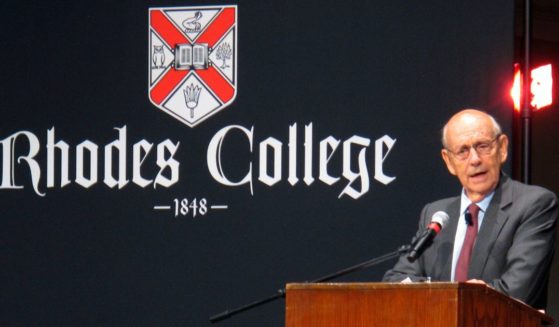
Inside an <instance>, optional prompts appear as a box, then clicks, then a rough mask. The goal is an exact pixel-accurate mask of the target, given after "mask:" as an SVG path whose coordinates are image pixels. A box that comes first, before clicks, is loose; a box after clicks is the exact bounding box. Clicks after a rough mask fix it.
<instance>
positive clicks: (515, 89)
mask: <svg viewBox="0 0 559 327" xmlns="http://www.w3.org/2000/svg"><path fill="white" fill-rule="evenodd" d="M521 90H522V73H521V72H520V65H519V64H514V80H513V82H512V88H511V89H510V96H511V98H512V102H513V103H514V110H516V111H518V112H520V94H521Z"/></svg>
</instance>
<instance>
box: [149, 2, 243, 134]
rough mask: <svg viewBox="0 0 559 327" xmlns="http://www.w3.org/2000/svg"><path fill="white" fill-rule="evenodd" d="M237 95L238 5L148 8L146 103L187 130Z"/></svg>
mask: <svg viewBox="0 0 559 327" xmlns="http://www.w3.org/2000/svg"><path fill="white" fill-rule="evenodd" d="M236 94H237V6H235V5H231V6H205V7H168V8H150V9H149V99H150V101H151V103H153V104H154V105H155V106H156V107H157V108H159V109H161V110H163V111H165V112H166V113H168V114H170V115H172V116H173V117H175V118H176V119H178V120H180V121H181V122H183V123H185V124H186V125H188V126H190V127H194V126H196V125H197V124H198V123H200V122H202V121H203V120H205V119H206V118H208V117H210V116H212V115H214V114H215V113H217V112H219V111H220V110H222V109H224V108H225V107H227V106H228V105H230V104H231V103H232V102H233V101H234V100H235V96H236Z"/></svg>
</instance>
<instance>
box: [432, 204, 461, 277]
mask: <svg viewBox="0 0 559 327" xmlns="http://www.w3.org/2000/svg"><path fill="white" fill-rule="evenodd" d="M445 211H446V212H448V213H449V215H450V219H449V221H448V226H446V227H445V229H443V231H442V232H441V235H439V241H440V242H441V244H442V246H441V248H445V249H447V250H445V251H440V252H439V257H438V258H437V261H438V264H437V265H436V266H439V267H441V269H442V270H441V272H440V273H441V275H440V280H450V271H451V268H452V248H453V244H454V238H455V237H456V227H457V226H458V218H459V217H460V197H457V198H456V200H454V201H452V202H451V203H450V205H449V206H448V207H447V208H446V210H445ZM447 245H448V246H447Z"/></svg>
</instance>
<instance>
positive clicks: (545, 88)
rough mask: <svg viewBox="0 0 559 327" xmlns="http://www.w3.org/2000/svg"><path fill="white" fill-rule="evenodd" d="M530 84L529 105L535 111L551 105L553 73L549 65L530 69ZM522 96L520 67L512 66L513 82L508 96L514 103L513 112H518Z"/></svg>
mask: <svg viewBox="0 0 559 327" xmlns="http://www.w3.org/2000/svg"><path fill="white" fill-rule="evenodd" d="M530 75H531V77H532V83H531V84H530V93H531V98H532V100H531V101H530V105H531V106H532V108H534V109H535V110H540V109H542V108H545V107H548V106H550V105H551V104H552V103H553V71H552V69H551V64H548V65H544V66H540V67H538V68H534V69H532V72H531V74H530ZM521 94H522V72H521V71H520V65H518V64H515V65H514V80H513V83H512V88H511V89H510V96H511V98H512V101H513V103H514V110H516V111H520V100H521Z"/></svg>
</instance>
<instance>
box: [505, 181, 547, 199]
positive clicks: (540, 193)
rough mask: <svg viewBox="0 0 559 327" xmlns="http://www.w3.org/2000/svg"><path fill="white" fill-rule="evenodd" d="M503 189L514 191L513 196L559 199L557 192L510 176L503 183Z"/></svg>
mask: <svg viewBox="0 0 559 327" xmlns="http://www.w3.org/2000/svg"><path fill="white" fill-rule="evenodd" d="M503 191H510V192H512V197H513V198H519V197H522V198H529V199H536V198H545V199H549V200H555V201H556V200H557V196H556V195H555V193H553V192H552V191H550V190H548V189H546V188H544V187H542V186H538V185H529V184H524V183H522V182H519V181H516V180H513V179H511V178H508V179H507V180H506V181H505V183H503Z"/></svg>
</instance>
